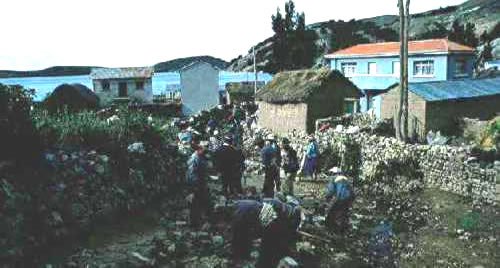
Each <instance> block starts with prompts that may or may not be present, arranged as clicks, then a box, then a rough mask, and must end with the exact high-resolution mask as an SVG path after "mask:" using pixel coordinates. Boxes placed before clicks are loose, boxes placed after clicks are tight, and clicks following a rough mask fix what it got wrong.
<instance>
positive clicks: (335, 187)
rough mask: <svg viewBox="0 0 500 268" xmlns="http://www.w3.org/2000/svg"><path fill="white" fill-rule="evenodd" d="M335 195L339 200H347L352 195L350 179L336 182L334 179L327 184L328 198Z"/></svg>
mask: <svg viewBox="0 0 500 268" xmlns="http://www.w3.org/2000/svg"><path fill="white" fill-rule="evenodd" d="M333 196H335V197H336V198H337V199H338V200H346V199H348V198H350V197H351V196H352V186H351V183H350V182H348V181H339V182H335V181H334V179H332V181H330V182H329V183H328V185H327V186H326V198H332V197H333Z"/></svg>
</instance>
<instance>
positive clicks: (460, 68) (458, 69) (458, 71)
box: [455, 58, 467, 76]
mask: <svg viewBox="0 0 500 268" xmlns="http://www.w3.org/2000/svg"><path fill="white" fill-rule="evenodd" d="M464 75H467V72H466V70H465V59H464V58H458V59H457V60H456V61H455V76H464Z"/></svg>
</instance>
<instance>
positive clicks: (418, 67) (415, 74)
mask: <svg viewBox="0 0 500 268" xmlns="http://www.w3.org/2000/svg"><path fill="white" fill-rule="evenodd" d="M399 51H400V43H399V42H385V43H374V44H359V45H355V46H352V47H348V48H345V49H342V50H339V51H336V52H334V53H332V54H328V55H326V56H325V58H327V59H328V60H329V61H330V67H331V69H335V70H339V71H340V72H342V73H343V74H344V75H345V76H346V77H348V78H349V79H350V80H351V81H352V82H353V83H354V84H355V85H356V86H357V87H358V88H359V89H361V90H362V91H363V93H364V94H365V96H364V97H363V98H362V99H361V100H360V111H361V112H366V111H368V110H370V109H373V111H374V113H375V115H376V117H377V118H380V109H381V98H380V94H381V93H384V92H386V91H387V90H388V88H389V87H390V86H392V85H394V84H397V83H399V76H400V62H399ZM474 57H475V54H474V50H473V49H472V48H470V47H467V46H464V45H460V44H457V43H455V42H452V41H449V40H447V39H432V40H422V41H410V42H409V44H408V80H409V82H410V83H420V82H432V81H445V80H454V79H464V78H470V77H472V72H473V64H474Z"/></svg>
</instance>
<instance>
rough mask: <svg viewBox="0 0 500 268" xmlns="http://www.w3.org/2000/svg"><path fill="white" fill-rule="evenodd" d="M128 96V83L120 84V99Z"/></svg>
mask: <svg viewBox="0 0 500 268" xmlns="http://www.w3.org/2000/svg"><path fill="white" fill-rule="evenodd" d="M127 96H128V94H127V83H126V82H120V83H119V84H118V97H120V98H126V97H127Z"/></svg>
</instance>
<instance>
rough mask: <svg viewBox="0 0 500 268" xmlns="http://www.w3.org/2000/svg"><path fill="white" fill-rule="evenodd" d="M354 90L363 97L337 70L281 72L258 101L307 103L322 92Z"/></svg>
mask: <svg viewBox="0 0 500 268" xmlns="http://www.w3.org/2000/svg"><path fill="white" fill-rule="evenodd" d="M325 89H327V90H340V89H342V90H345V89H347V90H352V91H354V92H357V96H353V97H359V96H361V95H362V94H361V92H360V91H359V89H358V88H357V87H356V86H355V85H354V84H353V83H352V82H351V81H349V79H347V78H345V77H344V76H343V75H342V74H341V73H339V72H338V71H336V70H330V69H327V68H321V69H307V70H299V71H288V72H281V73H278V74H276V75H275V76H274V78H273V80H272V81H271V82H269V83H267V84H266V86H264V88H262V89H261V90H259V91H258V92H257V96H256V99H257V100H258V101H265V102H270V103H300V102H305V101H307V99H308V98H309V97H310V96H312V95H313V94H315V93H319V92H320V91H322V90H325Z"/></svg>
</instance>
